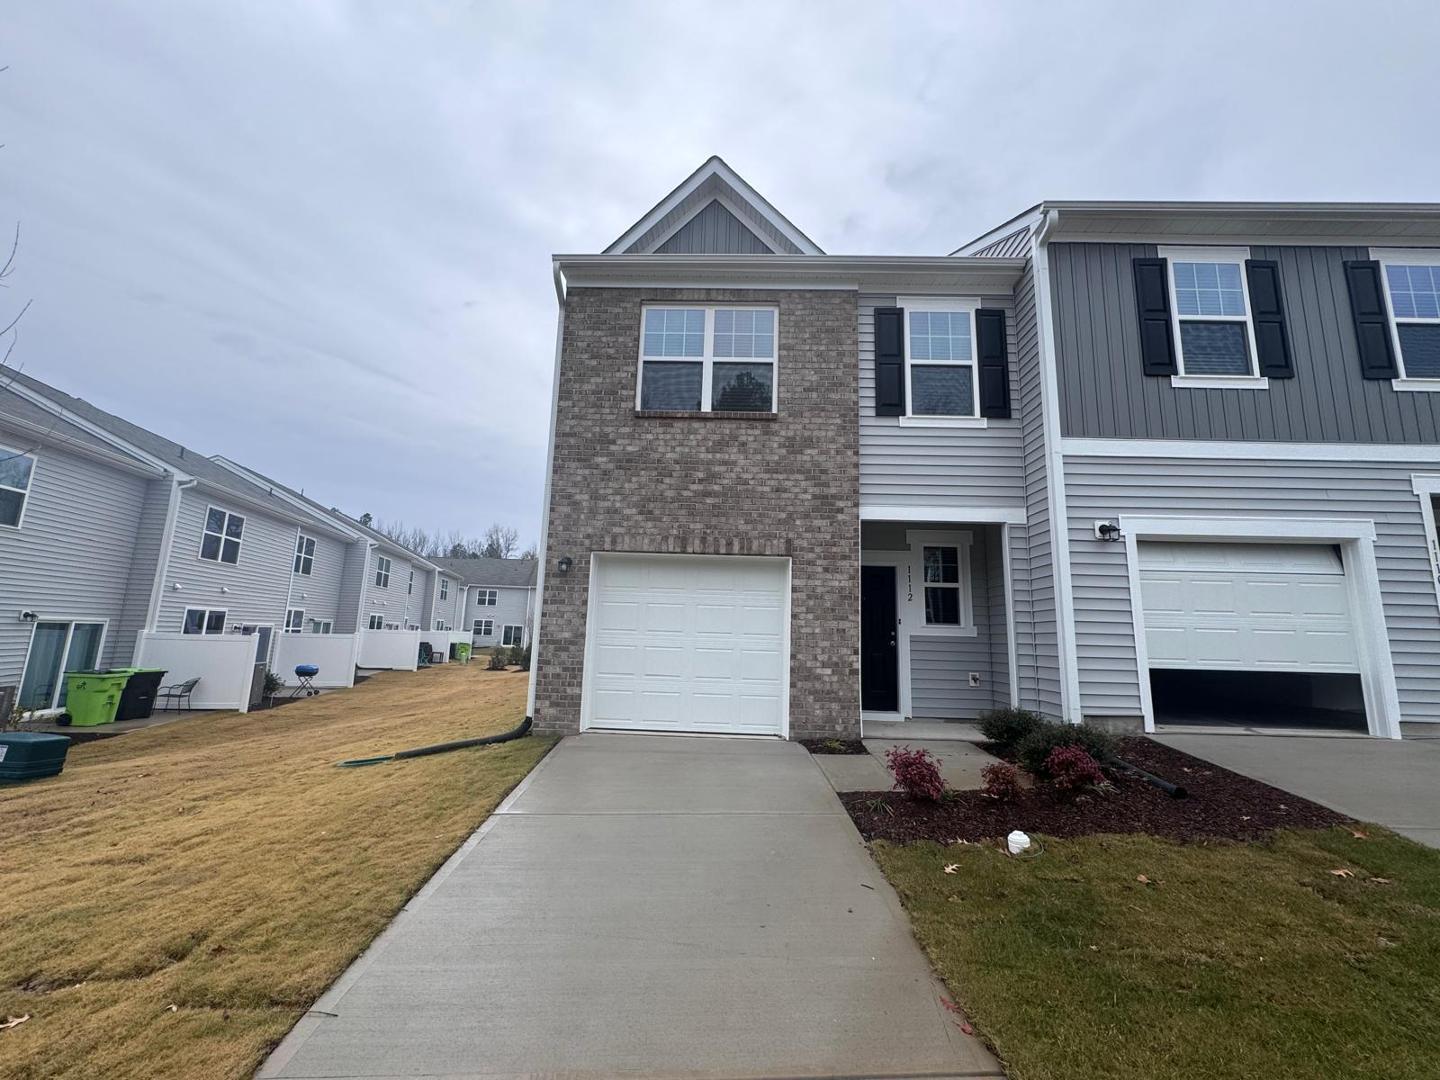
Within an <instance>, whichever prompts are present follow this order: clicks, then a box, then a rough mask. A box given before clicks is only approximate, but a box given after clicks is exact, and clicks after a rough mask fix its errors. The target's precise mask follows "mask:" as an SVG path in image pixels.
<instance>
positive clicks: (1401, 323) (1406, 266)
mask: <svg viewBox="0 0 1440 1080" xmlns="http://www.w3.org/2000/svg"><path fill="white" fill-rule="evenodd" d="M1373 254H1376V255H1378V257H1379V259H1380V265H1381V266H1382V268H1383V269H1384V279H1385V295H1386V299H1387V300H1388V301H1389V303H1390V321H1391V337H1392V340H1393V342H1394V344H1395V355H1396V356H1397V357H1398V358H1399V372H1400V378H1401V379H1435V380H1440V251H1423V250H1419V249H1412V250H1396V251H1383V252H1375V253H1373ZM1432 387H1433V388H1436V389H1440V381H1437V383H1435V384H1430V385H1426V384H1417V385H1416V386H1415V387H1414V388H1415V389H1426V390H1428V389H1431V388H1432ZM1410 388H1411V387H1405V389H1410ZM0 468H3V466H0Z"/></svg>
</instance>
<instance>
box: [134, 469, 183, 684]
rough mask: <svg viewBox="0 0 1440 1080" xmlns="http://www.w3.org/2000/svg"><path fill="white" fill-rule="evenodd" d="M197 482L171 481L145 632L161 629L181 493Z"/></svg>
mask: <svg viewBox="0 0 1440 1080" xmlns="http://www.w3.org/2000/svg"><path fill="white" fill-rule="evenodd" d="M197 482H198V481H196V480H193V479H191V480H177V479H175V478H173V477H172V478H171V480H170V505H169V507H168V508H167V509H166V511H165V528H164V530H163V531H162V533H161V539H160V562H159V563H158V565H156V567H155V580H154V582H152V583H151V586H150V607H149V609H148V610H147V611H146V612H145V626H144V627H143V630H144V631H145V632H148V633H154V632H156V631H157V630H159V629H160V598H161V597H162V596H164V595H165V579H166V578H167V577H169V576H170V549H171V548H172V547H174V546H175V519H176V518H177V517H178V516H179V514H180V493H181V492H183V491H187V490H189V489H190V488H192V487H194V486H195V484H196V483H197ZM139 656H140V639H139V637H136V639H135V658H136V659H135V662H136V663H138V662H139Z"/></svg>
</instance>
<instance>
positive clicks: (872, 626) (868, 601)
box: [860, 566, 900, 712]
mask: <svg viewBox="0 0 1440 1080" xmlns="http://www.w3.org/2000/svg"><path fill="white" fill-rule="evenodd" d="M895 634H896V626H895V568H894V567H893V566H862V567H861V568H860V707H861V708H862V709H866V710H869V711H871V712H898V711H899V710H900V683H899V664H898V663H897V660H898V657H899V652H898V651H897V649H896V646H895Z"/></svg>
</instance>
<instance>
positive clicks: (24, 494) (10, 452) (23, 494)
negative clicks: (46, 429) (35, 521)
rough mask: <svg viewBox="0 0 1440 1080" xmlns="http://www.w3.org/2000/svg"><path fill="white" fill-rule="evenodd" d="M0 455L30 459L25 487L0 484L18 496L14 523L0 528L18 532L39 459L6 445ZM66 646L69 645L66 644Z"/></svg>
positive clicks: (1, 447)
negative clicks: (28, 474) (18, 506)
mask: <svg viewBox="0 0 1440 1080" xmlns="http://www.w3.org/2000/svg"><path fill="white" fill-rule="evenodd" d="M0 457H3V458H12V457H16V458H22V457H23V458H28V459H29V460H30V480H29V481H28V485H27V486H26V487H23V488H17V487H11V486H10V485H9V484H0V488H3V489H4V490H6V491H13V492H15V493H17V494H18V495H19V496H20V516H19V517H18V518H16V519H15V524H14V525H7V524H5V523H4V522H0V529H10V530H12V531H14V532H19V531H20V530H21V529H22V528H24V527H25V511H26V510H28V509H30V492H31V491H33V490H34V488H35V470H36V468H38V467H39V459H38V458H36V456H35V455H34V454H32V453H28V452H26V451H22V450H15V449H12V448H10V447H7V446H0ZM66 647H67V648H68V647H69V646H68V644H67V646H66Z"/></svg>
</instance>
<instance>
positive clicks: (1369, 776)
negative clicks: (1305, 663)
mask: <svg viewBox="0 0 1440 1080" xmlns="http://www.w3.org/2000/svg"><path fill="white" fill-rule="evenodd" d="M1410 735H1411V733H1410V732H1409V731H1407V732H1406V738H1404V739H1399V740H1396V739H1367V738H1345V737H1340V738H1336V737H1334V736H1326V735H1261V734H1254V735H1250V734H1233V735H1231V734H1224V735H1217V734H1188V733H1180V732H1176V731H1168V732H1163V733H1158V734H1156V735H1154V736H1153V738H1154V739H1155V740H1156V741H1157V742H1162V743H1164V744H1165V745H1166V746H1173V747H1174V748H1175V749H1176V750H1183V751H1185V753H1187V754H1194V755H1195V756H1196V757H1198V758H1204V759H1205V760H1206V761H1212V762H1214V763H1215V764H1216V765H1221V766H1223V767H1225V768H1227V769H1230V770H1232V771H1234V772H1238V773H1240V774H1242V775H1244V776H1249V777H1252V778H1254V779H1256V780H1261V781H1264V782H1265V783H1267V784H1271V785H1273V786H1274V787H1277V788H1280V789H1282V790H1284V791H1290V792H1293V793H1295V794H1296V795H1301V796H1303V797H1305V798H1307V799H1309V800H1311V801H1312V802H1317V803H1320V804H1321V805H1322V806H1328V807H1330V808H1331V809H1332V810H1338V811H1340V813H1342V814H1348V815H1349V816H1350V817H1353V818H1357V819H1359V820H1360V821H1373V822H1375V823H1377V824H1379V825H1384V826H1386V827H1388V828H1391V829H1394V830H1395V831H1396V832H1398V833H1400V834H1401V835H1403V836H1408V837H1410V838H1411V839H1412V840H1418V841H1419V842H1420V843H1422V844H1429V845H1430V846H1431V847H1440V739H1436V738H1434V737H1433V736H1432V737H1428V738H1427V737H1419V738H1412V737H1410Z"/></svg>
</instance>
